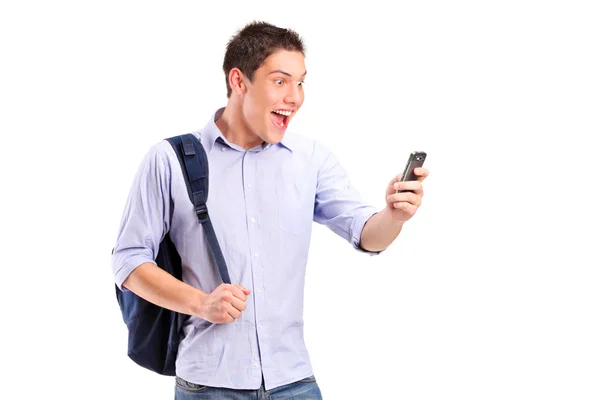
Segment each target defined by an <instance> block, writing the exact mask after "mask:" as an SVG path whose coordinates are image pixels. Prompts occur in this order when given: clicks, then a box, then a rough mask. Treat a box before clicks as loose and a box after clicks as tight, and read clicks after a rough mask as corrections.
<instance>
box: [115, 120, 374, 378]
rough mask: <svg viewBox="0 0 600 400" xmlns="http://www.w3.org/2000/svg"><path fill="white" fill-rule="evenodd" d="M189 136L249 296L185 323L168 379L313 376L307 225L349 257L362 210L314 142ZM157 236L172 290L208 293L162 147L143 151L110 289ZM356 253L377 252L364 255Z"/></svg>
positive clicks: (192, 227) (148, 256)
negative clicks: (179, 276) (345, 245)
mask: <svg viewBox="0 0 600 400" xmlns="http://www.w3.org/2000/svg"><path fill="white" fill-rule="evenodd" d="M222 111H223V109H222V108H221V109H219V110H218V111H217V112H216V113H215V114H214V115H213V116H212V117H211V118H210V120H209V122H208V123H207V124H206V126H205V127H204V129H202V130H200V131H197V132H194V134H195V135H196V136H197V137H199V138H200V140H201V143H202V145H203V146H204V149H205V151H206V153H207V156H208V160H209V172H210V175H209V185H210V186H209V195H208V201H207V203H206V204H207V207H208V212H209V215H210V217H211V221H212V223H213V225H214V228H215V231H216V235H217V238H218V240H219V244H220V245H221V249H222V252H223V256H224V257H225V261H226V263H227V267H228V270H229V275H230V277H231V281H232V283H240V284H242V285H243V286H245V287H246V288H248V289H250V290H251V291H252V292H251V294H250V295H249V296H248V300H247V302H246V306H247V308H246V310H245V311H243V312H242V317H241V318H239V319H237V320H235V321H234V322H233V323H230V324H212V323H210V322H208V321H206V320H203V319H201V318H197V317H190V318H189V319H188V321H187V323H186V324H185V327H184V332H183V334H184V337H183V339H182V342H181V345H180V348H179V353H178V358H177V363H176V373H177V375H178V376H180V377H181V378H183V379H185V380H187V381H190V382H194V383H197V384H202V385H207V386H217V387H227V388H233V389H257V388H259V387H260V385H261V380H262V378H263V376H264V381H265V387H266V389H267V390H269V389H271V388H274V387H278V386H281V385H285V384H288V383H291V382H294V381H297V380H300V379H303V378H305V377H308V376H310V375H312V374H313V371H312V366H311V362H310V358H309V354H308V352H307V349H306V346H305V343H304V329H303V328H304V320H303V302H304V277H305V270H306V263H307V259H308V249H309V242H310V236H311V227H312V222H313V221H315V222H317V223H320V224H324V225H326V226H327V227H329V228H330V229H331V230H332V231H333V232H335V233H336V234H338V235H340V236H341V237H342V238H344V239H346V240H347V241H348V242H349V243H350V244H351V245H352V246H354V248H355V249H356V250H357V251H360V252H365V251H364V250H363V249H361V248H360V246H359V240H360V234H361V232H362V229H363V226H364V225H365V223H366V221H367V220H368V219H369V218H370V217H371V216H372V215H373V214H375V213H376V212H378V211H379V210H378V209H376V208H375V207H373V206H371V205H368V204H365V202H364V201H363V200H362V198H361V196H360V195H359V193H358V192H357V191H356V189H355V188H354V187H353V186H352V185H351V183H350V181H349V179H348V175H347V174H346V172H345V170H344V169H343V168H342V166H341V165H340V164H339V163H338V161H337V160H336V158H335V157H334V155H333V154H332V153H331V152H329V151H328V150H327V149H326V148H325V147H324V146H323V145H322V144H321V143H319V141H316V140H311V139H308V138H306V137H303V136H300V135H296V134H294V133H292V132H287V133H286V134H285V137H284V139H283V140H282V142H281V143H279V144H276V145H260V146H257V147H254V148H252V149H249V150H245V149H244V148H242V147H240V146H237V145H235V144H233V143H229V142H228V141H227V140H226V139H225V137H224V136H223V135H222V133H221V132H220V131H219V129H218V128H217V126H216V124H215V120H216V119H217V118H218V117H219V116H220V113H221V112H222ZM167 231H169V232H170V236H171V239H172V240H173V243H174V244H175V246H176V247H177V250H178V252H179V254H180V256H181V258H182V262H183V280H184V282H186V283H188V284H190V285H192V286H194V287H196V288H199V289H200V290H202V291H204V292H206V293H209V292H212V291H213V290H214V289H215V288H216V287H217V286H219V284H221V283H222V282H221V280H220V277H219V275H218V271H217V268H216V266H215V265H214V264H213V263H212V261H211V258H210V252H209V248H208V244H207V242H206V240H205V237H204V232H203V228H202V225H201V224H199V223H198V220H197V218H196V214H195V211H194V207H193V206H192V203H191V202H190V200H189V197H188V193H187V189H186V184H185V181H184V179H183V176H182V173H181V167H180V164H179V161H178V159H177V156H176V154H175V153H174V151H173V149H172V148H171V146H170V144H169V143H168V142H167V141H161V142H159V143H157V144H155V145H154V146H152V147H151V149H150V150H149V152H148V153H147V155H146V157H145V158H144V160H143V162H142V163H141V166H140V168H139V170H138V172H137V174H136V176H135V179H134V182H133V185H132V187H131V192H130V194H129V198H128V200H127V204H126V207H125V211H124V214H123V218H122V220H121V225H120V228H119V234H118V238H117V242H116V245H115V249H114V254H113V258H112V267H113V272H114V276H115V282H116V284H117V286H118V287H119V288H121V289H123V290H126V289H124V288H123V287H122V284H123V281H124V280H125V279H126V278H127V277H128V275H129V274H130V273H131V272H132V271H133V270H134V269H135V268H136V267H137V266H139V265H141V264H143V263H146V262H154V259H155V257H156V254H157V252H158V247H159V243H160V241H161V240H162V238H163V236H164V235H165V233H166V232H167ZM366 253H368V254H377V253H373V252H366Z"/></svg>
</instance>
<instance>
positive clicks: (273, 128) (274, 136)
mask: <svg viewBox="0 0 600 400" xmlns="http://www.w3.org/2000/svg"><path fill="white" fill-rule="evenodd" d="M305 75H306V68H305V66H304V57H303V56H302V53H300V52H296V51H286V50H279V51H276V52H275V53H273V54H271V55H270V56H269V57H267V59H266V60H265V61H264V62H263V64H262V65H261V66H260V67H259V68H258V69H257V70H256V72H255V73H254V81H253V82H249V80H248V79H246V78H244V79H245V81H246V85H247V87H248V90H247V92H246V93H245V95H244V100H243V105H242V112H243V114H244V119H245V120H246V123H247V124H248V127H249V128H250V130H251V132H252V133H253V134H255V135H257V136H258V137H260V138H261V139H262V140H264V141H265V142H267V143H271V144H275V143H279V142H280V141H281V139H283V136H284V134H285V131H286V129H287V127H288V126H289V124H290V121H291V120H292V118H293V117H294V115H295V114H296V113H297V112H298V110H299V109H300V107H301V106H302V103H303V102H304V89H303V87H302V86H303V84H304V76H305Z"/></svg>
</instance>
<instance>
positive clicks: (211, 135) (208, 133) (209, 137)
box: [200, 107, 294, 154]
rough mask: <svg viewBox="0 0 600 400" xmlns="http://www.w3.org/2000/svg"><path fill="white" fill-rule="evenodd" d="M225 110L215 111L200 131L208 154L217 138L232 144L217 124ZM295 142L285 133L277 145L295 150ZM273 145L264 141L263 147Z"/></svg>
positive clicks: (222, 108) (265, 148) (266, 147)
mask: <svg viewBox="0 0 600 400" xmlns="http://www.w3.org/2000/svg"><path fill="white" fill-rule="evenodd" d="M224 110H225V107H221V108H219V109H218V110H217V111H215V113H214V114H213V115H212V117H211V118H210V120H209V121H208V122H207V123H206V125H205V126H204V129H202V131H200V142H201V143H202V146H203V147H204V150H205V151H206V153H207V154H208V153H210V152H211V151H212V149H213V148H214V146H215V142H216V141H217V140H221V141H222V143H224V144H226V145H227V146H230V144H229V142H228V141H227V139H225V136H223V133H221V131H220V130H219V128H218V127H217V124H216V121H217V120H218V119H219V117H220V116H221V114H223V111H224ZM293 142H294V140H293V138H292V137H291V136H290V135H288V134H285V135H284V136H283V139H282V140H281V142H280V143H278V144H277V145H282V146H284V147H285V148H287V149H288V150H289V151H293V147H294V143H293ZM271 146H272V145H271V144H268V143H264V144H263V149H264V150H267V149H268V148H269V147H271ZM230 147H231V146H230Z"/></svg>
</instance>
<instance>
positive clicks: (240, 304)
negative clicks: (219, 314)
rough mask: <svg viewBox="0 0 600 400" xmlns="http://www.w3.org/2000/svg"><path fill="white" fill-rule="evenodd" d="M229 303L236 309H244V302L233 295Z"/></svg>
mask: <svg viewBox="0 0 600 400" xmlns="http://www.w3.org/2000/svg"><path fill="white" fill-rule="evenodd" d="M230 304H231V305H232V306H233V308H235V309H236V310H238V311H244V310H245V309H246V303H245V302H243V301H242V300H240V299H238V298H235V297H234V298H233V299H232V300H231V303H230Z"/></svg>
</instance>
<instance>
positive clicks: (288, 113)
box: [273, 110, 292, 117]
mask: <svg viewBox="0 0 600 400" xmlns="http://www.w3.org/2000/svg"><path fill="white" fill-rule="evenodd" d="M273 112H274V113H277V114H281V115H286V116H288V117H289V116H290V115H292V112H291V111H283V110H275V111H273Z"/></svg>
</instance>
